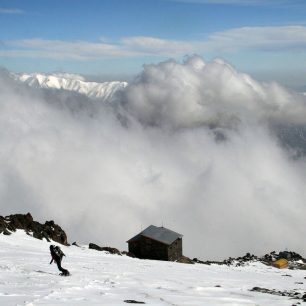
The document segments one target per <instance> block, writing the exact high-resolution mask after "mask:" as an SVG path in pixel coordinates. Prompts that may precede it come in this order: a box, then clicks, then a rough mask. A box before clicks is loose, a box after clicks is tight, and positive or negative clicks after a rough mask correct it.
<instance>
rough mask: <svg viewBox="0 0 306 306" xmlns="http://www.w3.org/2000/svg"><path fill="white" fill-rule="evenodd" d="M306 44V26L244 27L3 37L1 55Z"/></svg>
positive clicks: (76, 55)
mask: <svg viewBox="0 0 306 306" xmlns="http://www.w3.org/2000/svg"><path fill="white" fill-rule="evenodd" d="M305 48H306V27H305V26H280V27H242V28H235V29H229V30H225V31H223V32H216V33H212V34H211V35H210V36H209V37H208V38H207V39H205V40H202V41H178V40H170V39H161V38H156V37H145V36H137V37H126V38H123V39H121V40H120V41H119V42H116V43H111V42H108V43H106V42H88V41H62V40H46V39H38V38H36V39H23V40H15V41H3V42H2V49H1V50H0V56H7V57H40V58H54V59H75V60H90V59H98V58H103V57H122V56H126V57H131V56H132V57H133V56H134V57H137V56H159V57H161V56H162V57H181V56H183V55H185V54H194V53H198V54H202V53H205V52H215V53H218V52H235V51H239V50H245V49H248V50H255V51H274V52H279V51H288V52H291V51H292V50H300V51H304V50H305Z"/></svg>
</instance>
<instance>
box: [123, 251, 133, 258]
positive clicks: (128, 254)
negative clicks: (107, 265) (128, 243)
mask: <svg viewBox="0 0 306 306" xmlns="http://www.w3.org/2000/svg"><path fill="white" fill-rule="evenodd" d="M121 254H122V255H126V256H129V257H132V258H136V256H135V254H133V253H132V252H127V251H123V252H122V253H121Z"/></svg>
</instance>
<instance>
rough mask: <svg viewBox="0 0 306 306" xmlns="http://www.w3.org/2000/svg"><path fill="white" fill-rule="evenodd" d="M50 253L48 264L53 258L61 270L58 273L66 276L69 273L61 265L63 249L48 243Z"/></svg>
mask: <svg viewBox="0 0 306 306" xmlns="http://www.w3.org/2000/svg"><path fill="white" fill-rule="evenodd" d="M50 253H51V257H52V259H51V261H50V265H51V264H52V262H53V260H54V261H55V262H56V264H57V267H58V269H59V270H60V271H61V272H62V273H61V274H60V275H63V276H68V275H70V273H69V271H68V270H66V269H64V268H63V267H62V266H61V263H62V259H63V256H66V255H65V254H64V253H63V251H62V250H61V249H60V247H59V246H55V245H50Z"/></svg>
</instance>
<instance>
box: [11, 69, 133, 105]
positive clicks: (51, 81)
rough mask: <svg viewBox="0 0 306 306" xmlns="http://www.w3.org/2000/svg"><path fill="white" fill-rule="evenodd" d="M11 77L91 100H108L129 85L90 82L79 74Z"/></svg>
mask: <svg viewBox="0 0 306 306" xmlns="http://www.w3.org/2000/svg"><path fill="white" fill-rule="evenodd" d="M10 75H11V77H12V78H13V79H14V80H16V81H20V82H22V83H25V84H27V85H29V86H31V87H35V88H45V89H58V90H60V89H63V90H68V91H74V92H77V93H80V94H84V95H86V96H88V97H90V98H97V99H101V98H102V99H103V100H107V99H110V98H112V97H113V95H114V94H115V93H116V92H117V91H118V90H122V89H124V88H125V87H126V86H127V85H128V83H127V82H121V81H111V82H102V83H98V82H88V81H86V79H85V78H84V77H83V76H81V75H78V74H69V73H51V74H44V73H11V74H10Z"/></svg>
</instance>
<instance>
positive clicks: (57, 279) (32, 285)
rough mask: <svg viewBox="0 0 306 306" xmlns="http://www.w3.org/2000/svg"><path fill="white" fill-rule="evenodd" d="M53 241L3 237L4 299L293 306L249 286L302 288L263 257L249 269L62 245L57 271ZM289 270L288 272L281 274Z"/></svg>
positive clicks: (299, 274) (0, 295)
mask: <svg viewBox="0 0 306 306" xmlns="http://www.w3.org/2000/svg"><path fill="white" fill-rule="evenodd" d="M49 244H50V243H48V242H46V241H40V240H37V239H34V238H32V237H30V236H27V235H26V234H25V233H24V232H23V231H18V232H17V233H15V234H13V235H11V236H4V235H0V305H7V306H10V305H28V306H30V305H31V306H32V305H128V304H126V303H124V300H137V301H143V302H145V303H146V304H147V305H189V306H191V305H207V306H213V305H241V306H242V305H243V306H246V305H254V306H255V305H261V306H264V305H267V306H273V305H275V306H276V305H277V306H281V305H293V304H295V302H296V301H295V300H289V298H288V297H282V296H274V295H270V294H264V293H256V292H250V291H249V289H251V288H253V287H254V286H260V287H265V288H268V289H278V290H285V289H287V290H291V289H300V290H301V291H303V290H305V285H304V284H298V283H303V282H304V281H305V280H304V276H305V272H303V271H298V270H294V271H291V270H278V269H275V268H271V267H266V266H264V265H262V264H259V263H254V264H251V265H250V266H247V267H227V266H217V265H211V266H207V265H201V264H195V265H188V264H179V263H173V262H158V261H149V260H138V259H133V258H129V257H125V256H118V255H109V254H106V253H103V252H98V251H95V250H89V249H88V248H87V247H81V248H79V247H76V246H70V247H62V249H63V251H64V253H66V255H67V256H66V257H64V260H63V267H64V268H67V269H69V270H70V272H71V274H72V275H71V276H70V277H61V276H59V275H58V271H57V268H56V265H54V264H52V265H50V264H49V261H50V255H49ZM286 274H287V275H288V274H289V275H291V277H288V276H284V275H286ZM217 286H218V287H217Z"/></svg>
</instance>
